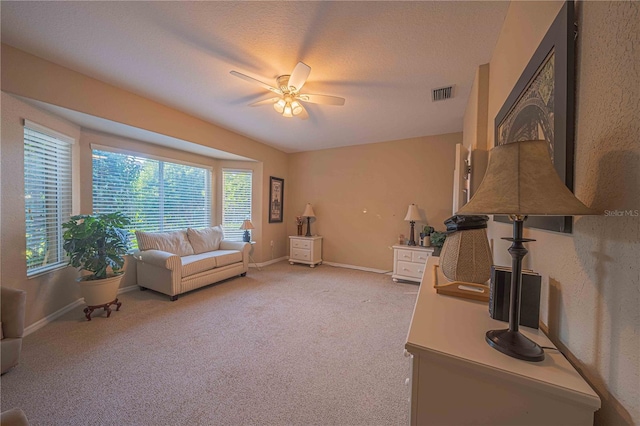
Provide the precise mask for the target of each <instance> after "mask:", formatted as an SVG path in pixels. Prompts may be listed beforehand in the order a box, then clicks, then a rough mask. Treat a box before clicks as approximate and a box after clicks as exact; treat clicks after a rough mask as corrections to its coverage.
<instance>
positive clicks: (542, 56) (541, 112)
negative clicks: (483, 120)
mask: <svg viewBox="0 0 640 426" xmlns="http://www.w3.org/2000/svg"><path fill="white" fill-rule="evenodd" d="M574 38H575V27H574V13H573V1H568V2H566V3H565V4H564V6H562V9H561V10H560V13H558V16H556V19H555V20H554V21H553V23H552V24H551V27H550V28H549V31H547V34H546V35H545V36H544V39H543V40H542V42H541V43H540V45H539V46H538V49H537V50H536V51H535V53H534V54H533V56H532V57H531V60H530V61H529V63H528V64H527V67H526V68H525V70H524V72H523V73H522V75H521V76H520V78H519V79H518V82H517V83H516V85H515V86H514V88H513V90H512V91H511V93H510V94H509V97H508V98H507V100H506V101H505V103H504V105H503V106H502V108H501V109H500V111H499V112H498V114H497V115H496V119H495V139H494V140H495V145H496V146H497V145H504V144H507V143H512V142H518V141H525V140H546V141H548V142H549V154H550V155H551V158H552V160H553V165H554V167H555V169H556V171H557V172H558V175H559V176H560V179H562V181H563V182H564V183H565V185H566V186H567V187H568V188H569V189H570V190H571V191H573V151H574V148H573V139H574V109H575V100H574V91H575V63H574V51H575V46H574V43H575V42H574ZM494 220H495V221H498V222H509V219H508V217H507V216H499V215H496V216H494ZM572 225H573V221H572V218H571V216H564V217H563V216H554V217H551V216H550V217H542V216H533V217H530V218H528V219H527V221H526V224H525V226H528V227H531V228H540V229H547V230H550V231H556V232H564V233H571V231H572Z"/></svg>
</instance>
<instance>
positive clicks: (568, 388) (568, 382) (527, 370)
mask: <svg viewBox="0 0 640 426" xmlns="http://www.w3.org/2000/svg"><path fill="white" fill-rule="evenodd" d="M438 260H439V258H437V257H429V260H428V261H427V265H426V268H425V272H424V277H423V280H422V283H421V285H420V290H419V293H418V298H417V301H416V305H415V309H414V312H413V318H412V320H411V327H410V329H409V335H408V337H407V344H406V346H405V347H406V349H407V351H409V352H411V353H415V351H424V352H427V353H431V354H437V355H440V356H446V357H450V358H452V359H457V360H458V361H460V362H467V363H473V364H476V365H477V366H480V367H484V368H486V369H487V371H488V372H490V373H491V374H498V375H501V376H505V375H507V376H510V377H509V378H510V379H511V380H517V381H522V382H523V383H526V385H528V386H533V387H537V388H539V389H540V390H541V391H544V392H549V393H553V394H555V395H557V396H560V397H565V398H569V399H571V400H574V401H576V402H578V403H581V404H585V405H587V406H589V407H593V408H594V410H595V409H598V408H600V398H599V397H598V395H597V394H596V393H595V392H594V391H593V389H591V387H590V386H589V385H588V384H587V383H586V382H585V381H584V379H583V378H582V377H581V376H580V375H579V374H578V372H577V371H576V370H575V369H574V368H573V366H572V365H571V364H570V363H569V362H568V361H567V360H566V359H565V358H564V356H563V355H562V354H561V353H560V352H559V351H556V350H548V349H545V359H544V361H542V362H528V361H522V360H519V359H516V358H512V357H510V356H508V355H505V354H503V353H501V352H498V351H497V350H495V349H493V348H492V347H491V346H489V344H487V343H486V341H485V333H486V332H487V331H488V330H495V329H506V328H509V324H508V323H506V322H502V321H498V320H494V319H492V318H491V317H490V316H489V309H488V304H487V303H483V302H477V301H473V300H469V299H462V298H458V297H453V296H446V295H441V294H437V293H436V290H435V289H434V288H433V267H434V265H437V264H438ZM438 271H439V275H438V282H447V279H446V278H445V277H444V275H442V272H441V271H440V268H438ZM441 280H442V281H441ZM520 332H521V333H522V334H524V335H525V336H526V337H528V338H529V339H531V340H533V341H534V342H536V343H538V344H539V345H540V346H546V347H555V345H553V343H551V341H550V340H549V339H548V338H547V337H546V336H545V334H544V333H543V332H542V331H541V330H537V329H533V328H529V327H522V326H520Z"/></svg>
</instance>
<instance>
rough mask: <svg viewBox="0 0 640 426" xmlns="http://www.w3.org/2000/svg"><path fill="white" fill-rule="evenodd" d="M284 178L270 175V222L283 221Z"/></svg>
mask: <svg viewBox="0 0 640 426" xmlns="http://www.w3.org/2000/svg"><path fill="white" fill-rule="evenodd" d="M283 208H284V179H280V178H277V177H273V176H270V185H269V223H278V222H282V221H283V218H282V216H283V214H282V212H283Z"/></svg>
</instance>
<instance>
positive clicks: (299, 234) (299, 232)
mask: <svg viewBox="0 0 640 426" xmlns="http://www.w3.org/2000/svg"><path fill="white" fill-rule="evenodd" d="M301 235H302V225H298V236H301Z"/></svg>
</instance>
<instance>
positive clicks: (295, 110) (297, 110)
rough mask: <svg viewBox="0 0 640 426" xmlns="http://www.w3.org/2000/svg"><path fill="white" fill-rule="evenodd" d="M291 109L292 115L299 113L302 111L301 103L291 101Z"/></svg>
mask: <svg viewBox="0 0 640 426" xmlns="http://www.w3.org/2000/svg"><path fill="white" fill-rule="evenodd" d="M291 111H292V112H293V115H298V114H300V113H301V112H302V105H300V102H298V101H293V102H291Z"/></svg>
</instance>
